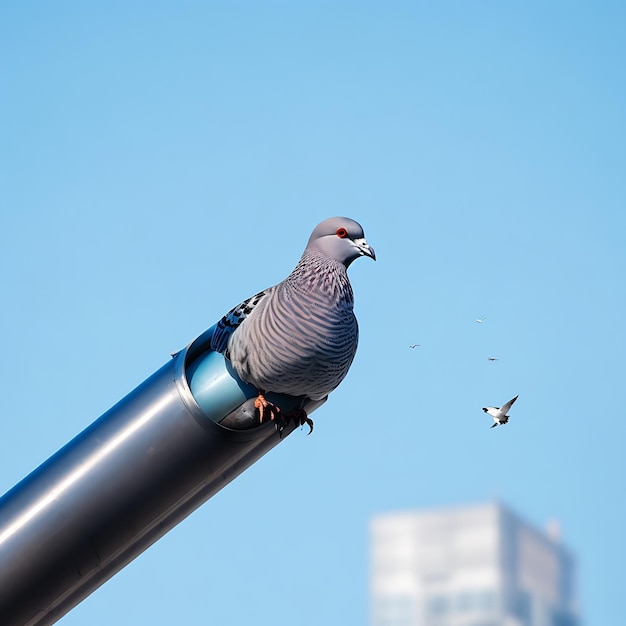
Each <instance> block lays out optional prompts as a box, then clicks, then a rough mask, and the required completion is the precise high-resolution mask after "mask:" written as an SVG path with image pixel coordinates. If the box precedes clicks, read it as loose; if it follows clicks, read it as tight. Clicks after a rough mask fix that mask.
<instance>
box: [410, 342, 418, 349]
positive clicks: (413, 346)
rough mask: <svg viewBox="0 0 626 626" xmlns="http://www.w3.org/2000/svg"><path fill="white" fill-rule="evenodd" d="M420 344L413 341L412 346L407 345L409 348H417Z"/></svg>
mask: <svg viewBox="0 0 626 626" xmlns="http://www.w3.org/2000/svg"><path fill="white" fill-rule="evenodd" d="M419 347H420V344H419V343H414V344H413V345H412V346H409V348H419Z"/></svg>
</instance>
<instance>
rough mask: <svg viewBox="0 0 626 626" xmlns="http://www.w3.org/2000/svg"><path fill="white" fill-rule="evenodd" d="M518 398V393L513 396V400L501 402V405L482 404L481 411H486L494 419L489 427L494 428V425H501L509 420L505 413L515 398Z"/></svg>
mask: <svg viewBox="0 0 626 626" xmlns="http://www.w3.org/2000/svg"><path fill="white" fill-rule="evenodd" d="M518 398H519V395H517V396H515V397H514V398H513V400H509V401H508V402H507V403H506V404H503V405H502V406H501V407H499V406H484V407H483V411H484V412H485V413H488V414H489V415H491V417H493V419H494V420H495V424H492V425H491V426H490V428H495V427H496V426H502V425H503V424H506V423H507V422H508V421H509V416H508V415H507V411H508V410H509V409H510V408H511V407H512V406H513V403H514V402H515V400H517V399H518Z"/></svg>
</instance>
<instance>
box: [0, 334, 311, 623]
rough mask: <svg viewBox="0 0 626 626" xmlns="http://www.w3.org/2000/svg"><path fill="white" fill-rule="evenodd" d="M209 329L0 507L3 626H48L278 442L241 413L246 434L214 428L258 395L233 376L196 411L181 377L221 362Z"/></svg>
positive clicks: (270, 428) (208, 391)
mask: <svg viewBox="0 0 626 626" xmlns="http://www.w3.org/2000/svg"><path fill="white" fill-rule="evenodd" d="M211 330H212V329H209V330H208V331H207V332H206V333H204V334H203V335H201V336H200V337H199V338H198V339H197V340H196V341H194V342H193V343H192V344H190V346H188V347H187V348H186V349H185V350H183V351H181V352H179V353H177V354H175V355H174V356H173V359H172V360H171V361H170V362H169V363H167V364H166V365H164V366H163V367H162V368H161V369H160V370H158V371H157V372H156V373H155V374H153V375H152V376H151V377H150V378H148V379H147V380H146V381H144V382H143V383H142V384H141V385H139V386H138V387H137V388H136V389H135V390H134V391H132V392H131V393H130V394H128V395H127V396H126V397H125V398H123V399H122V400H121V401H120V402H119V403H118V404H116V405H115V406H114V407H113V408H111V409H110V410H109V411H107V412H106V413H105V414H104V415H102V417H100V418H99V419H98V420H96V421H95V422H94V423H93V424H92V425H91V426H89V427H88V428H87V429H85V430H84V431H83V432H82V433H80V434H79V435H78V436H77V437H76V438H75V439H73V440H72V441H70V442H69V443H68V444H67V445H66V446H65V447H63V448H62V449H61V450H59V451H58V452H57V453H56V454H55V455H53V456H52V457H51V458H50V459H48V460H47V461H46V462H45V463H43V464H42V465H41V466H40V467H39V468H38V469H36V470H35V471H34V472H32V474H30V475H29V476H27V477H26V478H25V479H24V480H23V481H22V482H20V483H19V484H18V485H16V486H15V487H14V488H13V489H12V490H11V491H9V492H7V493H6V494H5V495H4V496H3V497H2V498H1V499H0V624H2V626H18V625H19V626H23V625H26V624H28V625H31V626H32V625H44V624H52V623H54V622H55V621H57V620H58V619H59V618H60V617H62V616H63V615H64V614H65V613H66V612H67V611H69V610H70V609H71V608H72V607H74V606H75V605H76V604H78V603H79V602H80V601H81V600H82V599H84V598H85V597H86V596H87V595H89V594H90V593H91V592H92V591H93V590H94V589H96V588H97V587H98V586H100V585H101V584H103V583H104V582H105V581H106V580H107V579H108V578H110V577H111V576H113V575H114V574H115V573H116V572H117V571H119V570H120V569H121V568H122V567H124V566H125V565H126V564H127V563H129V562H130V561H131V560H133V559H134V558H135V557H136V556H138V555H139V554H140V553H141V552H143V550H145V549H146V548H148V547H149V546H150V545H151V544H152V543H154V542H155V541H156V540H157V539H159V538H160V537H162V536H163V535H164V534H165V533H166V532H167V531H168V530H170V529H171V528H172V527H173V526H175V525H176V524H177V523H178V522H180V521H181V520H183V519H184V518H185V517H186V516H187V515H189V514H190V513H191V512H192V511H194V510H195V509H196V508H197V507H199V506H200V505H201V504H202V503H203V502H205V501H206V500H207V499H208V498H210V497H211V496H212V495H213V494H215V493H216V492H217V491H219V490H220V489H222V488H223V487H224V486H225V485H226V484H228V483H229V482H230V481H231V480H232V479H233V478H235V477H236V476H237V475H239V474H240V473H241V472H243V471H244V470H245V469H247V468H248V467H249V466H250V465H252V463H254V462H255V461H256V460H257V459H258V458H260V457H261V456H263V455H264V454H265V453H266V452H267V451H268V450H270V449H271V448H272V447H274V446H275V445H276V444H277V443H279V442H280V441H281V439H280V438H279V435H278V433H277V431H276V429H275V428H274V425H273V424H272V423H268V424H264V425H262V426H259V427H253V428H251V426H254V424H253V423H252V422H246V419H247V418H246V417H245V415H248V413H245V412H241V411H240V414H241V416H243V417H241V419H234V421H233V419H231V421H230V423H231V424H233V425H235V426H237V424H239V423H241V424H243V426H242V428H245V429H244V430H234V429H229V428H225V427H224V426H221V425H219V424H217V423H215V422H216V421H219V419H218V418H219V413H220V412H221V411H224V415H226V413H230V415H231V418H232V415H233V408H235V409H236V407H237V406H238V405H239V404H241V402H242V398H243V399H244V400H245V399H246V398H250V397H252V396H253V395H255V392H254V390H252V392H251V388H249V387H248V388H246V387H247V386H245V385H243V383H241V381H238V380H236V379H235V378H232V379H231V380H230V381H226V380H222V381H221V383H220V384H219V385H217V386H215V387H214V388H211V385H210V384H209V383H206V385H204V392H203V393H204V395H203V400H202V403H203V405H204V406H205V409H206V412H203V411H202V410H201V409H200V407H199V405H198V403H197V402H196V400H195V399H194V396H193V395H192V393H191V390H190V388H189V385H188V383H187V368H191V369H192V370H193V371H194V372H197V371H198V360H202V359H206V358H208V359H213V360H215V359H216V358H217V359H221V360H222V361H223V358H222V357H221V355H216V354H209V352H208V350H207V341H208V338H209V337H210V332H211ZM218 365H221V367H222V368H223V367H225V366H224V363H223V362H222V363H221V364H219V363H217V365H216V367H217V366H218ZM207 369H208V370H210V369H211V368H207ZM218 369H219V368H218ZM196 383H197V384H201V383H202V381H198V380H196ZM242 386H243V387H242ZM242 389H244V391H243V392H242ZM213 400H214V402H213ZM292 400H293V399H292ZM207 403H208V404H207ZM216 407H219V408H218V409H216ZM307 408H309V411H311V410H314V409H315V408H317V407H316V406H313V407H307ZM207 413H209V414H210V415H208V416H207ZM236 413H237V411H236V410H235V414H236ZM293 429H294V426H293V424H290V425H288V426H287V427H286V428H285V430H284V431H283V439H284V437H285V436H286V435H288V434H289V433H290V432H292V431H293Z"/></svg>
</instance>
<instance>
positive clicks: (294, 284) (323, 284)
mask: <svg viewBox="0 0 626 626" xmlns="http://www.w3.org/2000/svg"><path fill="white" fill-rule="evenodd" d="M362 256H366V257H370V258H371V259H374V260H376V254H375V252H374V248H372V247H371V246H370V245H369V244H368V243H367V241H366V240H365V235H364V233H363V228H362V227H361V225H360V224H358V223H357V222H355V221H354V220H351V219H348V218H346V217H331V218H329V219H327V220H324V221H323V222H321V223H320V224H318V225H317V226H316V227H315V229H314V230H313V233H312V234H311V237H310V238H309V241H308V243H307V246H306V248H305V250H304V252H303V254H302V257H301V258H300V261H299V262H298V264H297V265H296V267H295V269H294V270H293V271H292V272H291V274H289V276H287V278H285V279H284V280H283V281H282V282H280V283H278V284H277V285H274V286H273V287H269V288H268V289H265V290H263V291H260V292H259V293H257V294H256V295H254V296H252V297H251V298H248V299H247V300H244V301H243V302H242V303H241V304H239V305H238V306H236V307H234V308H233V309H231V310H230V311H229V312H228V313H227V314H226V315H225V316H224V317H223V318H222V319H221V320H220V321H219V322H218V324H217V326H216V329H215V332H214V333H213V336H212V338H211V348H212V349H213V350H215V351H216V352H221V353H222V354H223V355H224V356H225V357H226V358H227V359H229V360H230V362H231V364H232V367H233V368H234V370H235V372H236V373H237V375H238V376H239V378H241V379H242V380H243V381H244V382H246V383H249V384H250V385H253V386H254V387H255V388H256V390H257V391H258V397H257V398H256V400H255V402H254V406H255V408H256V410H257V411H258V416H259V422H261V423H262V422H263V419H264V418H265V415H266V413H269V418H270V419H271V420H274V423H275V424H276V428H277V429H278V431H279V433H280V434H281V435H282V431H283V429H284V427H285V425H286V424H287V423H289V421H290V420H292V419H293V420H294V421H296V422H297V423H298V424H299V425H304V424H307V425H308V426H309V429H310V430H309V434H310V433H311V432H312V431H313V420H311V419H310V418H309V417H308V416H307V414H306V411H305V409H304V406H305V405H306V403H307V402H309V401H320V400H325V399H326V398H327V397H328V394H329V393H330V392H331V391H333V389H335V388H336V387H337V386H338V385H339V384H340V383H341V381H342V380H343V379H344V378H345V376H346V374H347V373H348V369H349V368H350V365H351V364H352V360H353V359H354V355H355V354H356V349H357V342H358V334H359V331H358V324H357V320H356V317H355V315H354V311H353V306H354V296H353V291H352V286H351V285H350V281H349V279H348V274H347V269H348V267H349V266H350V264H351V263H352V261H354V260H355V259H358V258H359V257H362ZM269 392H274V393H282V394H287V395H290V396H296V397H299V398H300V399H301V402H300V405H299V407H297V408H296V409H295V410H292V411H289V413H283V412H282V411H281V409H280V407H278V406H276V405H275V404H273V403H271V402H269V401H268V400H267V399H266V398H265V394H266V393H269Z"/></svg>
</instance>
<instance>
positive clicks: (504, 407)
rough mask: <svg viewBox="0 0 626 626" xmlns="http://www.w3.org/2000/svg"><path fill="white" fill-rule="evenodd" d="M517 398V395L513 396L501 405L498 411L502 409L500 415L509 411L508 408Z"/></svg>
mask: <svg viewBox="0 0 626 626" xmlns="http://www.w3.org/2000/svg"><path fill="white" fill-rule="evenodd" d="M518 398H519V395H517V396H515V397H514V398H513V400H509V401H508V402H507V403H506V404H503V405H502V408H501V409H500V411H502V415H506V414H507V413H508V412H509V409H510V408H511V407H512V406H513V403H514V402H515V400H517V399H518Z"/></svg>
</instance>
